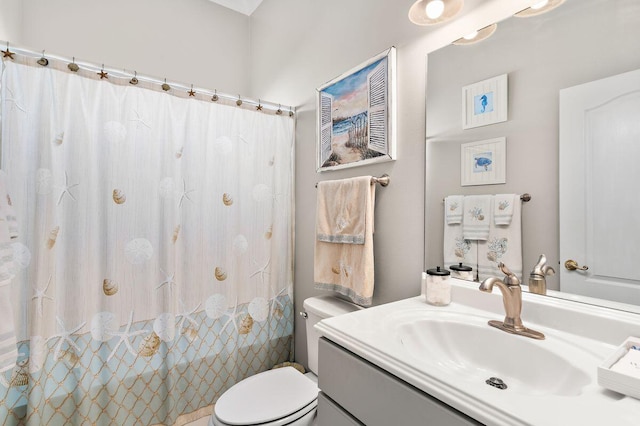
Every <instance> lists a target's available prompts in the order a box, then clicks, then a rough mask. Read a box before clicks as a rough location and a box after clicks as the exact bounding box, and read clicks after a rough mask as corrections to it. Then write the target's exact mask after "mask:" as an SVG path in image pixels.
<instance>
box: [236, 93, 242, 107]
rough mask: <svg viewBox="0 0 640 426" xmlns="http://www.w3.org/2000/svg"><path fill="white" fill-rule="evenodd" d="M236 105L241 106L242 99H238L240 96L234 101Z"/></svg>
mask: <svg viewBox="0 0 640 426" xmlns="http://www.w3.org/2000/svg"><path fill="white" fill-rule="evenodd" d="M236 105H238V106H240V105H242V99H240V95H238V100H237V101H236Z"/></svg>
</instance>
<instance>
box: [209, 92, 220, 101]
mask: <svg viewBox="0 0 640 426" xmlns="http://www.w3.org/2000/svg"><path fill="white" fill-rule="evenodd" d="M218 99H220V98H219V97H218V89H215V90H214V91H213V96H212V97H211V100H212V101H213V102H218Z"/></svg>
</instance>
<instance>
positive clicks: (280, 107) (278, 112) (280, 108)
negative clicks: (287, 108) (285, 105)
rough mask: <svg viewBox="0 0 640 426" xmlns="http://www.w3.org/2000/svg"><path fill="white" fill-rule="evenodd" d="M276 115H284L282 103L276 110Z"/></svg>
mask: <svg viewBox="0 0 640 426" xmlns="http://www.w3.org/2000/svg"><path fill="white" fill-rule="evenodd" d="M276 115H282V105H280V104H278V110H277V111H276Z"/></svg>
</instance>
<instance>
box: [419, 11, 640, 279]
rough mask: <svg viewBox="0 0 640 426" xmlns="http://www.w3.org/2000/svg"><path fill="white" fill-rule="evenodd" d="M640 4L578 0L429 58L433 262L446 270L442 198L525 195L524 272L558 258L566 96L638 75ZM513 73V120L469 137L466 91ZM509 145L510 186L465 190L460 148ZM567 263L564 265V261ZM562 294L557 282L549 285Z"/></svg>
mask: <svg viewBox="0 0 640 426" xmlns="http://www.w3.org/2000/svg"><path fill="white" fill-rule="evenodd" d="M639 40H640V2H638V1H637V0H607V1H603V0H580V1H576V0H573V1H570V2H567V3H565V5H563V6H561V7H560V8H558V9H556V10H554V11H552V12H550V13H548V14H545V15H541V16H538V17H535V18H528V19H520V18H512V19H509V20H507V21H504V22H502V23H500V24H499V25H498V30H497V31H496V33H495V34H494V35H493V36H492V37H491V38H490V39H488V40H486V41H484V42H482V43H479V44H477V45H471V46H448V47H446V48H444V49H441V50H439V51H437V52H434V53H431V54H430V55H429V72H428V80H427V192H428V197H427V205H426V213H425V217H426V223H427V226H426V229H427V234H428V235H430V236H431V238H428V239H427V244H426V259H427V264H430V265H436V264H441V263H442V261H443V259H442V239H443V238H442V234H443V220H442V215H443V213H442V208H443V203H442V199H443V197H445V196H446V195H449V194H482V193H489V194H495V193H505V192H506V193H512V192H515V193H523V192H529V193H530V194H531V195H532V197H533V199H532V201H531V202H529V203H526V204H524V206H523V257H524V259H523V260H524V272H525V274H526V273H527V272H528V271H529V270H531V268H532V267H533V265H534V264H535V262H536V261H537V258H538V255H539V254H540V253H545V254H546V255H547V257H548V259H549V262H550V264H552V265H557V264H558V262H559V261H560V259H559V258H558V229H559V225H558V99H559V98H558V92H559V90H560V89H563V88H566V87H571V86H574V85H577V84H581V83H586V82H588V81H592V80H597V79H600V78H603V77H607V76H611V75H615V74H619V73H622V72H625V71H630V70H633V69H637V68H640V41H639ZM505 73H508V75H509V120H508V121H507V122H505V123H498V124H494V125H490V126H484V127H477V128H474V129H469V130H462V124H461V112H460V111H461V88H462V87H463V86H466V85H468V84H471V83H475V82H477V81H481V80H484V79H487V78H491V77H494V76H496V75H500V74H505ZM500 136H506V138H507V171H506V172H507V183H506V184H505V185H491V186H475V187H461V186H460V144H461V143H466V142H473V141H480V140H484V139H490V138H494V137H500ZM565 260H566V259H565ZM548 285H549V287H550V288H552V289H557V288H558V275H556V276H555V277H552V278H550V279H549V281H548Z"/></svg>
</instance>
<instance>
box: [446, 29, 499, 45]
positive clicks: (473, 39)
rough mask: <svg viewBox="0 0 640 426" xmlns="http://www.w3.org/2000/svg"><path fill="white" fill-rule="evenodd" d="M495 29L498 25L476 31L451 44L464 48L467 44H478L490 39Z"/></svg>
mask: <svg viewBox="0 0 640 426" xmlns="http://www.w3.org/2000/svg"><path fill="white" fill-rule="evenodd" d="M497 28H498V24H491V25H489V26H486V27H484V28H482V29H480V30H478V31H474V32H472V33H471V34H467V35H466V36H464V37H462V38H459V39H458V40H456V41H454V42H453V44H455V45H456V46H466V45H469V44H474V43H478V42H480V41H482V40H486V39H488V38H489V37H491V35H492V34H493V33H495V32H496V29H497Z"/></svg>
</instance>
